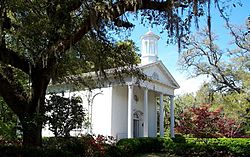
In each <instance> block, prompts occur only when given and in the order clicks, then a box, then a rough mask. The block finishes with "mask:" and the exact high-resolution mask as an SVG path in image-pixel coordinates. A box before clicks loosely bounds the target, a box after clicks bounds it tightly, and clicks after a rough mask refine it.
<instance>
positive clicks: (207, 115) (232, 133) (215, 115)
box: [176, 104, 240, 137]
mask: <svg viewBox="0 0 250 157" xmlns="http://www.w3.org/2000/svg"><path fill="white" fill-rule="evenodd" d="M210 107H211V106H210V105H207V104H204V105H201V106H200V107H192V108H189V109H188V110H186V111H185V112H183V113H182V114H180V121H179V123H178V125H177V127H176V130H177V131H178V132H179V133H182V134H191V135H193V136H194V137H239V136H240V125H239V124H237V122H236V121H235V120H233V119H230V118H227V117H226V116H224V115H223V114H222V108H218V109H216V110H214V111H211V110H210Z"/></svg>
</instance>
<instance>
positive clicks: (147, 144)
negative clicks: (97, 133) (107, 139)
mask: <svg viewBox="0 0 250 157" xmlns="http://www.w3.org/2000/svg"><path fill="white" fill-rule="evenodd" d="M117 147H118V148H119V149H121V150H123V151H124V154H126V155H132V154H136V153H150V152H160V151H162V150H163V149H164V140H163V139H161V138H133V139H121V140H120V141H119V142H118V143H117Z"/></svg>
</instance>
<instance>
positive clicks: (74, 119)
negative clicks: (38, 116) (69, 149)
mask: <svg viewBox="0 0 250 157" xmlns="http://www.w3.org/2000/svg"><path fill="white" fill-rule="evenodd" d="M81 102H82V100H81V98H80V97H71V98H64V97H61V96H58V95H55V94H52V95H51V96H50V98H49V99H48V100H47V104H46V109H45V110H46V116H45V117H46V118H45V119H46V120H47V122H48V124H49V129H50V130H51V131H52V132H53V133H54V135H55V136H56V137H57V136H64V137H69V136H70V131H71V130H73V129H77V128H82V125H83V123H84V121H85V120H86V119H85V118H86V115H85V112H84V109H83V106H82V104H81Z"/></svg>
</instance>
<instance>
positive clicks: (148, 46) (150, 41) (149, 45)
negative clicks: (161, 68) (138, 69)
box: [141, 30, 160, 65]
mask: <svg viewBox="0 0 250 157" xmlns="http://www.w3.org/2000/svg"><path fill="white" fill-rule="evenodd" d="M159 39H160V37H159V36H158V35H155V34H154V33H153V32H152V31H151V30H150V31H148V32H147V33H146V34H144V35H143V36H141V64H142V65H146V64H149V63H153V62H156V61H157V60H158V40H159Z"/></svg>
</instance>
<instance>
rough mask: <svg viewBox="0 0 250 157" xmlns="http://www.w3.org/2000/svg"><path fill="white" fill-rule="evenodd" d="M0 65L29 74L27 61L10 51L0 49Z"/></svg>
mask: <svg viewBox="0 0 250 157" xmlns="http://www.w3.org/2000/svg"><path fill="white" fill-rule="evenodd" d="M0 63H3V64H8V65H11V66H13V67H15V68H17V69H20V70H22V71H23V72H25V73H26V74H29V62H28V60H27V59H25V58H24V57H21V56H20V55H18V54H17V53H16V52H14V51H12V50H10V49H6V48H3V47H0Z"/></svg>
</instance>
